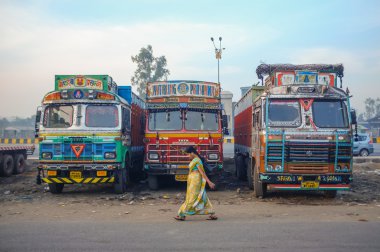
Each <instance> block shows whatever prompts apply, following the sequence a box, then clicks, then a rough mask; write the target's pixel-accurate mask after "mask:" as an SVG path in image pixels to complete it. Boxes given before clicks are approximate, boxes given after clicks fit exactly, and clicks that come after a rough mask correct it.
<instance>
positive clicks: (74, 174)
mask: <svg viewBox="0 0 380 252" xmlns="http://www.w3.org/2000/svg"><path fill="white" fill-rule="evenodd" d="M70 178H72V179H81V178H82V172H80V171H71V172H70Z"/></svg>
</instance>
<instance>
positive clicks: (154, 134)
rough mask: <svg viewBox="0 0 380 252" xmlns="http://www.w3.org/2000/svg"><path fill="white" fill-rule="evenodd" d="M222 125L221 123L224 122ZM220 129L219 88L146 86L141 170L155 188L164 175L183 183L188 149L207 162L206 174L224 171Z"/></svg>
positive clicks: (169, 83)
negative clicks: (143, 156) (142, 166)
mask: <svg viewBox="0 0 380 252" xmlns="http://www.w3.org/2000/svg"><path fill="white" fill-rule="evenodd" d="M223 122H224V123H223ZM223 127H224V128H227V125H226V118H224V120H223V117H222V105H221V100H220V85H219V84H218V83H212V82H204V81H182V80H178V81H177V80H175V81H159V82H151V83H148V84H147V100H146V126H145V138H144V142H145V159H144V171H145V172H146V173H147V174H148V184H149V187H150V188H151V189H153V190H156V189H158V187H159V182H160V179H161V178H162V177H163V176H174V178H175V180H177V181H186V180H187V174H188V169H187V168H188V164H189V157H188V154H186V153H185V152H184V150H185V148H186V147H187V146H190V145H192V146H195V147H196V149H197V150H198V152H199V153H200V154H201V156H203V157H204V158H205V161H207V165H206V172H207V173H209V174H211V175H212V174H217V173H218V172H219V171H221V169H222V168H223Z"/></svg>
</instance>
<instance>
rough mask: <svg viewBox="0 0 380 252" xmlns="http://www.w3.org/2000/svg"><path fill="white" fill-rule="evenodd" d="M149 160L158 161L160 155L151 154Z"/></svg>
mask: <svg viewBox="0 0 380 252" xmlns="http://www.w3.org/2000/svg"><path fill="white" fill-rule="evenodd" d="M148 158H149V159H150V160H157V159H158V153H155V152H150V153H149V155H148Z"/></svg>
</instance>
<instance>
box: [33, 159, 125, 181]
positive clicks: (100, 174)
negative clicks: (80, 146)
mask: <svg viewBox="0 0 380 252" xmlns="http://www.w3.org/2000/svg"><path fill="white" fill-rule="evenodd" d="M120 168H121V166H120V164H118V163H113V164H45V163H40V164H39V165H38V169H39V171H40V173H41V172H42V178H41V180H42V182H45V183H48V184H51V183H59V184H103V183H114V182H115V179H116V171H117V170H118V169H120ZM38 176H40V175H38Z"/></svg>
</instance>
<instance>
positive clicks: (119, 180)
mask: <svg viewBox="0 0 380 252" xmlns="http://www.w3.org/2000/svg"><path fill="white" fill-rule="evenodd" d="M115 179H116V180H115V182H114V183H113V190H114V192H115V193H116V194H122V193H125V191H126V189H127V183H126V182H127V181H126V180H127V173H126V169H121V170H117V171H116V176H115Z"/></svg>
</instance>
